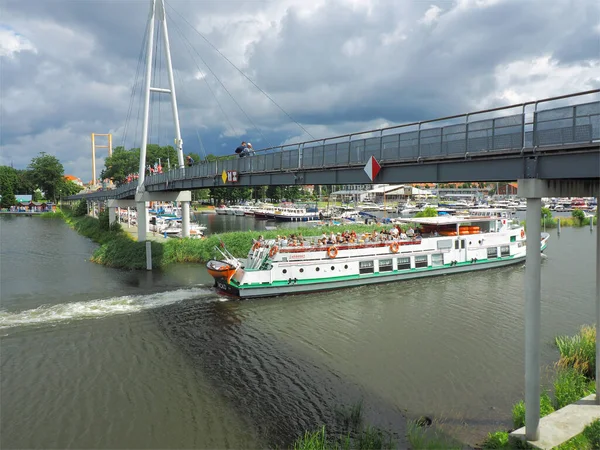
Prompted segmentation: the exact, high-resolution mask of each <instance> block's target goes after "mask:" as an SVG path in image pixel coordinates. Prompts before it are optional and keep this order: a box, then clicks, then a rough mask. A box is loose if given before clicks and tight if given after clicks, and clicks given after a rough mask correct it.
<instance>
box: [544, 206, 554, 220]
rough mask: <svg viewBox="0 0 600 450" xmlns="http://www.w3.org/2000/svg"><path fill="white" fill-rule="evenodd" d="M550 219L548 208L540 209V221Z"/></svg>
mask: <svg viewBox="0 0 600 450" xmlns="http://www.w3.org/2000/svg"><path fill="white" fill-rule="evenodd" d="M550 219H552V211H551V210H550V208H542V220H550Z"/></svg>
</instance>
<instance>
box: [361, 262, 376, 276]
mask: <svg viewBox="0 0 600 450" xmlns="http://www.w3.org/2000/svg"><path fill="white" fill-rule="evenodd" d="M358 267H359V269H358V270H359V272H360V273H373V272H374V271H375V268H374V264H373V261H361V262H360V263H359V266H358Z"/></svg>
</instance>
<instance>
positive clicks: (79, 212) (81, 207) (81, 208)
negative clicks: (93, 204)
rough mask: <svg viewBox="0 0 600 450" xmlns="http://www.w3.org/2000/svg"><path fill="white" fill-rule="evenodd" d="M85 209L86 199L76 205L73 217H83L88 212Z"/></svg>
mask: <svg viewBox="0 0 600 450" xmlns="http://www.w3.org/2000/svg"><path fill="white" fill-rule="evenodd" d="M87 208H88V207H87V201H86V199H84V198H82V199H81V200H79V203H78V204H77V207H76V208H75V212H74V213H73V215H74V216H76V217H80V216H85V215H86V214H87V212H88V210H87Z"/></svg>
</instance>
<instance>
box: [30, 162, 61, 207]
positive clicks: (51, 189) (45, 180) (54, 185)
mask: <svg viewBox="0 0 600 450" xmlns="http://www.w3.org/2000/svg"><path fill="white" fill-rule="evenodd" d="M28 168H29V170H30V171H31V179H32V180H33V182H34V183H35V185H36V186H37V187H38V188H40V189H41V190H42V191H43V192H44V194H45V195H46V199H48V200H53V201H54V202H56V192H57V189H58V187H59V185H60V183H61V182H62V180H63V176H64V175H65V169H64V167H63V165H62V164H61V163H60V161H59V160H58V158H57V157H56V156H52V155H47V154H46V153H45V152H40V156H36V157H35V158H33V159H32V160H31V163H30V164H29V166H28Z"/></svg>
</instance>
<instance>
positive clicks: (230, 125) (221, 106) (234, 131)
mask: <svg viewBox="0 0 600 450" xmlns="http://www.w3.org/2000/svg"><path fill="white" fill-rule="evenodd" d="M173 28H174V29H175V31H177V33H178V34H179V36H180V37H181V39H182V41H183V36H182V32H181V31H180V30H179V27H177V25H176V24H173ZM183 43H184V48H185V49H186V50H187V52H188V53H189V55H190V58H192V62H193V63H194V65H195V66H196V69H197V70H198V73H199V74H200V76H201V77H202V79H203V80H204V82H205V83H206V87H207V88H208V90H209V91H210V93H211V95H212V96H213V98H214V99H215V102H217V105H218V106H219V109H220V110H221V112H222V113H223V116H224V117H225V120H226V121H227V123H228V124H229V127H230V128H231V131H232V132H233V135H234V136H236V137H238V138H239V137H240V134H239V133H238V132H237V130H236V129H235V128H234V126H233V124H232V123H231V120H230V119H229V116H228V115H227V113H226V112H225V110H224V109H223V105H222V104H221V102H219V99H218V98H217V95H216V94H215V92H214V91H213V89H212V88H211V87H210V83H209V82H208V80H207V77H206V75H205V73H204V72H203V71H202V70H201V69H200V66H199V65H198V64H197V63H196V61H195V60H194V58H193V55H192V52H191V50H190V48H189V47H188V46H187V45H186V42H185V41H183ZM180 85H181V86H183V84H180Z"/></svg>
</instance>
